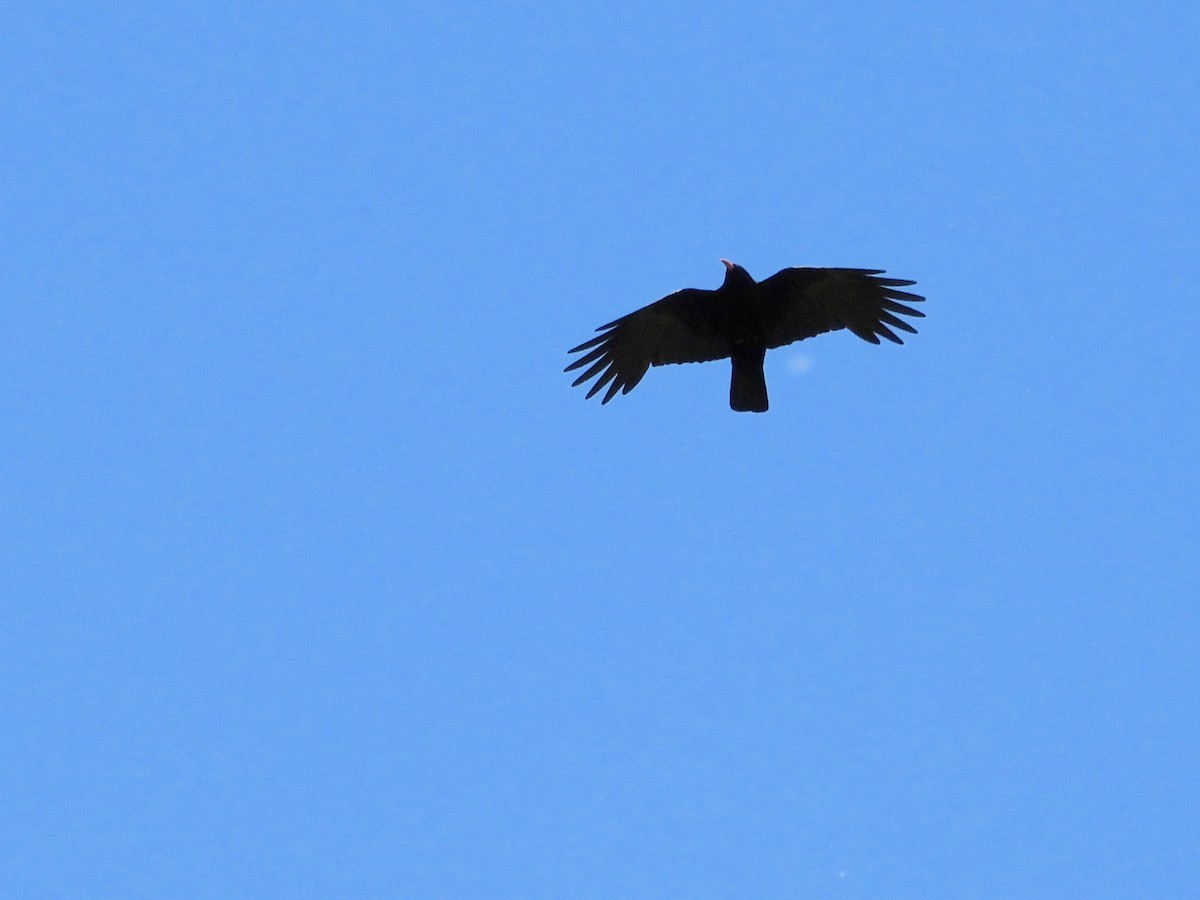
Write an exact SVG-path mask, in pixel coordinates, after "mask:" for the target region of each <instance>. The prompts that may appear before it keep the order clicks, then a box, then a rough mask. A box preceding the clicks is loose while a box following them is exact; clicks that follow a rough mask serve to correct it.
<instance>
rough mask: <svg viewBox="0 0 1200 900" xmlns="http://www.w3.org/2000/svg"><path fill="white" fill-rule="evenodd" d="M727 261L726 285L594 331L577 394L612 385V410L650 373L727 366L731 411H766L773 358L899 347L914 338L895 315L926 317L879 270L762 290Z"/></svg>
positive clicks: (798, 271)
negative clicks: (673, 366) (828, 345)
mask: <svg viewBox="0 0 1200 900" xmlns="http://www.w3.org/2000/svg"><path fill="white" fill-rule="evenodd" d="M722 262H723V263H725V281H724V282H723V283H722V285H721V286H720V287H719V288H717V289H716V290H715V291H705V290H699V289H696V288H685V289H684V290H682V291H676V292H675V293H674V294H670V295H668V296H666V297H663V298H662V299H661V300H658V301H656V302H655V303H651V304H650V305H649V306H645V307H642V308H641V309H639V310H637V311H636V312H632V313H630V314H629V315H627V316H622V317H621V318H620V319H617V320H616V321H614V322H609V323H608V324H607V325H602V326H601V327H600V328H598V329H596V330H597V331H600V332H603V333H602V334H600V335H598V336H597V337H594V338H592V339H591V340H590V341H585V342H584V343H582V344H580V345H579V346H578V347H575V348H573V349H572V350H570V351H569V352H571V353H580V352H582V351H587V352H585V353H584V354H583V355H582V356H581V357H579V358H578V359H576V360H574V361H573V362H572V363H571V364H570V365H569V366H567V368H566V370H565V371H568V372H569V371H571V370H572V369H578V368H580V367H582V366H589V364H590V366H589V368H588V369H587V370H586V371H585V372H584V373H583V374H582V375H581V376H580V377H579V378H577V379H576V380H575V382H574V385H579V384H582V383H583V382H585V381H587V380H588V379H590V378H592V377H594V376H597V375H598V376H599V377H598V378H597V379H596V382H595V383H594V384H593V385H592V386H591V388H590V389H589V391H588V396H589V397H591V396H593V395H594V394H596V393H597V392H598V391H600V390H601V389H602V388H604V387H605V386H607V387H608V391H607V393H605V395H604V398H603V400H602V401H601V402H602V403H607V402H608V401H609V400H611V399H612V398H613V397H614V396H615V395H616V394H617V392H618V391H620V392H621V393H624V394H628V393H629V392H630V391H631V390H633V388H634V387H635V386H636V385H637V383H638V382H639V381H641V380H642V377H643V376H644V375H645V374H646V370H647V369H648V368H649V367H650V366H661V365H666V364H669V363H685V362H706V361H708V360H713V359H724V358H727V357H728V358H729V359H730V360H731V361H732V365H733V372H732V377H731V380H730V386H729V405H730V406H731V407H732V408H733V409H735V410H737V411H739V412H766V410H767V383H766V377H765V375H764V374H763V360H764V359H765V357H766V353H767V351H768V350H770V349H773V348H775V347H782V346H784V345H786V344H790V343H792V342H794V341H800V340H804V339H805V338H809V337H813V336H814V335H818V334H823V333H824V332H826V331H835V330H837V329H839V328H847V329H849V330H850V331H852V332H853V333H854V334H856V335H858V336H859V337H860V338H862V339H863V340H865V341H870V342H871V343H873V344H878V343H879V337H880V336H883V337H885V338H887V339H888V340H890V341H893V342H894V343H897V344H901V343H903V341H901V340H900V338H899V337H897V336H896V334H895V333H894V332H893V331H892V330H891V329H892V328H897V329H899V330H901V331H907V332H909V333H911V334H916V329H915V328H913V327H912V326H911V325H909V324H908V323H907V322H906V321H904V320H903V319H900V318H898V317H897V316H896V314H897V313H899V314H902V315H906V316H914V317H917V318H920V317H921V316H923V315H924V314H923V313H920V312H918V311H917V310H915V309H912V308H911V307H909V306H906V305H904V304H903V303H900V302H898V301H900V300H904V301H908V302H918V301H921V300H924V299H925V298H924V297H919V296H917V295H916V294H910V293H907V292H905V291H898V290H896V288H897V287H905V286H907V285H910V284H913V282H912V281H906V280H903V279H898V278H880V277H878V276H879V275H881V274H882V270H881V269H815V268H795V269H783V270H782V271H780V272H777V273H776V274H774V275H772V276H771V277H770V278H765V279H763V280H762V281H758V282H756V281H755V280H754V279H753V278H752V277H751V276H750V273H749V272H747V271H746V270H745V269H743V268H742V267H741V266H738V265H734V264H733V263H731V262H728V261H727V260H722ZM889 326H890V327H889ZM574 385H572V386H574Z"/></svg>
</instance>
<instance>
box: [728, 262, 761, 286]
mask: <svg viewBox="0 0 1200 900" xmlns="http://www.w3.org/2000/svg"><path fill="white" fill-rule="evenodd" d="M721 262H723V263H724V264H725V281H724V283H723V284H722V285H721V287H723V288H729V287H741V286H745V285H749V284H754V279H753V278H751V277H750V273H749V272H747V271H746V270H745V269H743V268H742V267H741V266H739V265H738V264H737V263H732V262H730V261H729V260H727V259H723V260H721Z"/></svg>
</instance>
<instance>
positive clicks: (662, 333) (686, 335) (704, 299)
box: [563, 288, 729, 403]
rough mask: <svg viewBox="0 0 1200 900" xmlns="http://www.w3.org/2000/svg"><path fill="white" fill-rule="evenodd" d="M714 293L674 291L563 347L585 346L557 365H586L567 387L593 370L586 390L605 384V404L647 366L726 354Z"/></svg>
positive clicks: (590, 393)
mask: <svg viewBox="0 0 1200 900" xmlns="http://www.w3.org/2000/svg"><path fill="white" fill-rule="evenodd" d="M716 293H717V292H716V291H702V290H698V289H696V288H687V289H685V290H682V291H676V292H675V293H674V294H669V295H668V296H666V297H663V298H662V299H661V300H658V301H655V302H654V303H651V304H650V305H649V306H644V307H642V308H641V309H639V310H638V311H637V312H632V313H630V314H629V315H627V316H622V317H621V318H619V319H617V320H616V321H615V322H609V323H608V324H607V325H601V326H600V327H599V328H597V329H596V330H597V331H600V332H603V334H600V335H597V336H596V337H594V338H592V339H591V340H590V341H584V342H583V343H582V344H580V345H579V346H578V347H573V348H572V349H571V350H569V351H567V352H568V353H580V352H582V351H585V350H586V351H587V352H586V353H584V354H583V356H581V357H579V358H578V359H576V360H574V361H573V362H572V363H571V364H570V365H569V366H567V367H566V368H565V369H564V370H563V371H564V372H570V371H571V370H572V369H578V368H580V367H582V366H588V369H587V370H586V371H585V372H584V373H583V374H582V375H580V376H579V377H578V378H576V379H575V381H574V382H573V383H572V385H571V387H575V386H576V385H580V384H583V382H585V381H587V380H588V379H589V378H592V377H593V376H595V375H597V374H598V375H599V376H600V377H599V378H597V379H596V382H595V383H594V384H593V385H592V386H591V388H590V389H589V390H588V394H587V395H588V396H589V397H591V396H593V395H594V394H596V393H597V392H598V391H600V390H601V389H602V388H604V387H605V385H608V393H606V394H605V395H604V399H603V400H602V401H601V402H602V403H607V402H608V401H609V400H611V399H612V398H613V397H614V396H616V393H617V391H620V392H621V393H623V394H628V393H629V392H630V391H632V390H633V389H634V387H635V386H636V385H637V383H638V382H639V381H641V380H642V376H643V375H645V374H646V370H647V369H648V368H649V367H650V366H662V365H666V364H667V363H690V362H705V361H707V360H710V359H720V358H721V357H723V356H728V355H729V348H728V346H727V343H728V342H727V341H726V339H725V338H724V336H723V333H722V328H721V316H722V315H723V312H724V311H723V310H722V309H721V305H720V304H719V303H718V302H717V301H716V299H715V297H716ZM589 363H590V364H591V365H590V366H589V365H588V364H589ZM610 382H611V384H610Z"/></svg>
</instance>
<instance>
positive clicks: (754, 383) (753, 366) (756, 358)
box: [729, 347, 767, 412]
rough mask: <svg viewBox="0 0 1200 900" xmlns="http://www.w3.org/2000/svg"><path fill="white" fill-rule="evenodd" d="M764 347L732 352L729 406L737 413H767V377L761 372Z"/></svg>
mask: <svg viewBox="0 0 1200 900" xmlns="http://www.w3.org/2000/svg"><path fill="white" fill-rule="evenodd" d="M766 355H767V350H766V348H765V347H755V348H747V349H738V350H735V351H734V352H733V356H732V359H733V377H732V379H731V380H730V382H729V406H730V407H731V408H732V409H734V410H736V411H737V412H766V411H767V376H766V374H765V373H764V372H763V360H764V359H765V358H766Z"/></svg>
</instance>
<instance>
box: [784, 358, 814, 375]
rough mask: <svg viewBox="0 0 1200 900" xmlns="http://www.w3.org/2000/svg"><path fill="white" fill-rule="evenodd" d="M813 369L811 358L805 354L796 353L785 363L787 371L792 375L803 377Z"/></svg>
mask: <svg viewBox="0 0 1200 900" xmlns="http://www.w3.org/2000/svg"><path fill="white" fill-rule="evenodd" d="M812 367H813V361H812V357H811V356H809V355H808V354H806V353H797V354H796V355H795V356H792V357H789V358H788V361H787V368H788V371H789V372H791V373H792V374H793V375H803V374H804V373H805V372H807V371H808V370H809V369H811V368H812Z"/></svg>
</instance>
